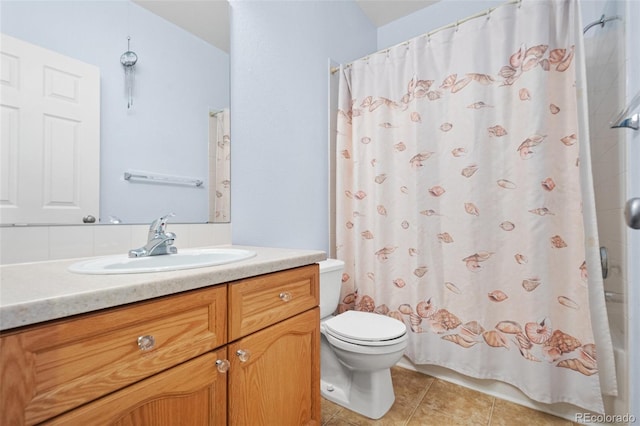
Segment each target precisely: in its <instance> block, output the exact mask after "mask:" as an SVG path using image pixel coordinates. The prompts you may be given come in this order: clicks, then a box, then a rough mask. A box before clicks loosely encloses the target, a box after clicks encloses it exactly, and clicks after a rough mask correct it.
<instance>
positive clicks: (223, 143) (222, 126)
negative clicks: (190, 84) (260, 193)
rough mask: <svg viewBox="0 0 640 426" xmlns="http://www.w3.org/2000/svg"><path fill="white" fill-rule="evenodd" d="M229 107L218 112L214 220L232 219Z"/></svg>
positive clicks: (227, 220)
mask: <svg viewBox="0 0 640 426" xmlns="http://www.w3.org/2000/svg"><path fill="white" fill-rule="evenodd" d="M229 117H230V113H229V109H228V108H224V109H223V110H222V111H220V112H218V113H217V114H216V145H217V146H216V154H215V156H216V158H215V173H216V179H215V194H214V195H215V198H214V200H215V201H214V208H213V212H214V219H213V221H214V222H229V221H230V220H231V214H230V205H231V124H230V120H229Z"/></svg>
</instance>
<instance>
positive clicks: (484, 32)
mask: <svg viewBox="0 0 640 426" xmlns="http://www.w3.org/2000/svg"><path fill="white" fill-rule="evenodd" d="M577 8H578V4H577V1H575V0H571V1H537V0H536V1H527V0H524V1H523V2H521V3H518V4H510V5H504V6H501V7H499V8H497V9H495V10H493V11H492V12H491V13H490V14H489V15H487V17H481V18H477V19H473V20H470V21H468V22H465V23H464V24H461V25H459V26H456V27H452V28H450V29H445V30H442V31H440V32H437V33H436V34H434V35H432V36H430V37H429V36H426V35H425V36H421V37H417V38H415V39H412V40H410V41H408V42H407V43H403V44H402V45H398V46H396V47H393V48H390V49H388V50H387V51H385V52H381V53H377V54H374V55H372V56H370V57H369V58H365V59H362V60H358V61H356V62H354V63H352V64H351V65H349V66H346V67H344V66H343V67H341V70H340V72H341V77H340V78H341V81H340V95H339V114H338V138H337V163H336V164H337V188H336V194H337V195H336V196H337V203H336V204H337V220H336V228H337V229H336V242H337V250H336V253H337V257H338V258H340V259H342V260H344V261H345V273H344V276H343V289H342V296H341V297H342V303H341V305H340V307H339V310H340V311H344V310H348V309H357V310H363V311H372V312H378V313H380V314H383V315H389V316H392V317H394V318H397V319H398V320H399V321H403V322H404V323H405V324H406V325H407V328H408V329H409V334H410V340H409V345H408V348H407V352H406V355H407V356H408V357H409V358H410V359H411V360H412V361H413V362H414V363H415V364H436V365H440V366H444V367H448V368H450V369H453V370H455V371H458V372H460V373H463V374H466V375H469V376H472V377H476V378H489V379H496V380H500V381H504V382H507V383H510V384H512V385H514V386H516V387H517V388H519V389H520V390H521V391H522V392H524V393H525V394H526V395H527V396H529V397H530V398H531V399H533V400H536V401H539V402H543V403H556V402H566V403H570V404H574V405H576V406H578V407H581V408H584V409H588V410H592V411H595V412H599V413H603V412H604V408H603V402H602V394H603V393H606V394H615V392H616V384H615V372H614V369H613V363H612V359H613V352H612V347H611V340H610V336H609V334H608V328H607V326H606V324H607V319H606V311H605V305H604V292H603V285H602V279H601V278H600V277H601V270H600V265H599V262H598V257H597V250H598V249H597V248H598V239H597V229H596V226H595V218H594V217H593V211H594V205H593V189H592V184H591V177H590V167H591V166H590V159H589V153H588V151H589V148H588V135H587V133H586V132H585V131H584V130H583V129H586V128H587V127H586V125H585V124H586V116H585V114H584V112H585V109H584V103H585V102H586V99H583V98H581V96H582V90H579V89H578V88H577V85H578V87H579V84H582V83H581V82H580V79H581V76H582V75H583V74H584V58H583V57H582V56H581V49H582V38H581V37H582V34H581V28H582V26H581V24H580V17H579V10H578V9H577ZM576 81H578V83H576ZM585 92H586V91H585ZM594 328H595V330H594ZM596 340H597V341H596ZM596 346H597V348H598V350H597V356H596ZM601 381H602V385H601Z"/></svg>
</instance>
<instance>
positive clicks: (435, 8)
mask: <svg viewBox="0 0 640 426" xmlns="http://www.w3.org/2000/svg"><path fill="white" fill-rule="evenodd" d="M504 3H505V0H440V1H439V2H438V3H435V4H433V5H431V6H429V7H426V8H424V9H422V10H419V11H417V12H415V13H412V14H411V15H408V16H405V17H404V18H400V19H397V20H395V21H393V22H390V23H389V24H387V25H384V26H382V27H380V28H379V29H378V50H381V49H385V48H387V47H390V46H394V45H396V44H398V43H402V42H404V41H406V40H409V39H411V38H413V37H417V36H419V35H422V34H425V33H428V32H430V31H433V30H435V29H437V28H440V27H444V26H445V25H449V24H452V23H454V22H456V21H458V20H461V19H464V18H467V17H469V16H473V15H475V14H476V13H480V12H484V11H485V10H488V9H490V8H494V7H496V6H500V5H501V4H504Z"/></svg>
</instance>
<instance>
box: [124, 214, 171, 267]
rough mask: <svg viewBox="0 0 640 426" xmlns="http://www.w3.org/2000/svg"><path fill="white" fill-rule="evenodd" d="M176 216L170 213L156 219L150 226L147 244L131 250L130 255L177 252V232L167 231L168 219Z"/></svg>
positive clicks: (154, 254) (141, 255) (142, 255)
mask: <svg viewBox="0 0 640 426" xmlns="http://www.w3.org/2000/svg"><path fill="white" fill-rule="evenodd" d="M172 216H175V215H174V214H173V213H169V214H168V215H166V216H163V217H160V218H158V219H156V220H154V221H153V222H152V223H151V226H149V235H148V237H147V244H145V245H144V246H143V247H140V248H137V249H133V250H129V257H144V256H157V255H160V254H176V253H178V249H177V248H176V247H174V246H173V242H174V240H175V239H176V234H174V233H173V232H165V229H166V227H167V219H168V218H170V217H172Z"/></svg>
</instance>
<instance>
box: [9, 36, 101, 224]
mask: <svg viewBox="0 0 640 426" xmlns="http://www.w3.org/2000/svg"><path fill="white" fill-rule="evenodd" d="M0 37H1V39H0V41H1V44H0V50H1V52H0V56H1V64H2V68H1V72H0V114H1V120H2V121H1V130H0V223H1V224H10V223H20V224H24V223H28V224H42V223H66V224H79V223H82V222H83V218H84V217H85V216H88V215H92V216H94V217H96V218H97V217H98V214H99V201H100V69H99V68H98V67H96V66H94V65H89V64H86V63H83V62H80V61H78V60H75V59H73V58H69V57H67V56H64V55H61V54H59V53H56V52H53V51H51V50H48V49H43V48H41V47H39V46H36V45H33V44H30V43H26V42H24V41H21V40H18V39H16V38H13V37H9V36H7V35H5V34H0Z"/></svg>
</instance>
